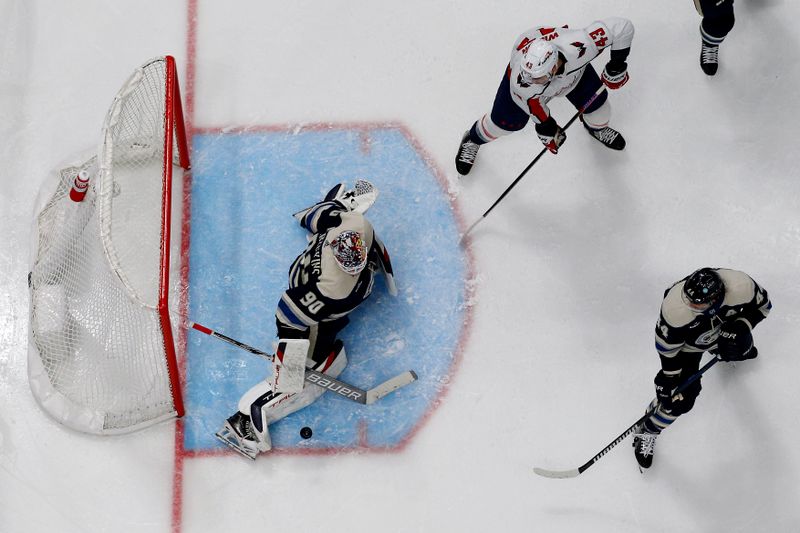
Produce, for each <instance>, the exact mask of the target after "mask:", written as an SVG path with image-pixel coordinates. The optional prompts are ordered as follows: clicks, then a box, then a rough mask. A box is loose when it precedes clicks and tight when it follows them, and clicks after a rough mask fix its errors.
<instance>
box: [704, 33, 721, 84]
mask: <svg viewBox="0 0 800 533" xmlns="http://www.w3.org/2000/svg"><path fill="white" fill-rule="evenodd" d="M718 67H719V45H714V44H711V43H707V42H706V41H705V40H703V44H702V47H701V48H700V68H701V69H703V72H705V73H706V74H708V75H709V76H713V75H714V74H716V73H717V68H718Z"/></svg>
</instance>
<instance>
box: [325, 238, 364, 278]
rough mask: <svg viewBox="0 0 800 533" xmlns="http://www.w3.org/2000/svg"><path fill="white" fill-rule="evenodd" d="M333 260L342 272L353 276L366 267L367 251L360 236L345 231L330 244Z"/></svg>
mask: <svg viewBox="0 0 800 533" xmlns="http://www.w3.org/2000/svg"><path fill="white" fill-rule="evenodd" d="M330 247H331V251H332V252H333V258H334V259H335V260H336V264H337V265H339V268H341V269H342V270H343V271H344V272H346V273H347V274H350V275H352V276H355V275H356V274H358V273H359V272H361V271H362V270H364V267H365V266H366V265H367V254H368V250H367V247H366V245H365V244H364V239H363V238H362V237H361V234H360V233H359V232H357V231H353V230H345V231H343V232H341V233H340V234H339V235H337V236H336V237H335V238H334V239H333V240H332V241H331V242H330Z"/></svg>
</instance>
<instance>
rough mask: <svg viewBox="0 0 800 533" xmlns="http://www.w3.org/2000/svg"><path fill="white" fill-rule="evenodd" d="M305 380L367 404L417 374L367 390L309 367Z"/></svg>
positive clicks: (208, 331)
mask: <svg viewBox="0 0 800 533" xmlns="http://www.w3.org/2000/svg"><path fill="white" fill-rule="evenodd" d="M188 325H189V326H191V327H192V328H193V329H196V330H197V331H199V332H201V333H205V334H206V335H211V336H212V337H216V338H217V339H220V340H222V341H225V342H227V343H228V344H233V345H234V346H236V347H237V348H241V349H242V350H245V351H247V352H250V353H252V354H254V355H258V356H259V357H263V358H264V359H267V360H268V361H272V360H273V359H274V358H275V356H274V355H273V354H270V353H267V352H262V351H261V350H259V349H258V348H253V347H252V346H250V345H247V344H245V343H243V342H240V341H237V340H236V339H232V338H231V337H228V336H227V335H224V334H222V333H220V332H218V331H214V330H213V329H211V328H208V327H206V326H203V325H202V324H198V323H196V322H191V321H188ZM305 380H306V381H307V382H309V383H313V384H314V385H318V386H320V387H322V388H323V389H327V390H329V391H331V392H335V393H336V394H338V395H339V396H343V397H345V398H347V399H348V400H351V401H354V402H356V403H360V404H364V405H369V404H371V403H374V402H376V401H378V400H380V399H381V398H383V397H384V396H386V395H387V394H389V393H391V392H394V391H396V390H397V389H399V388H400V387H405V386H406V385H408V384H409V383H413V382H414V381H416V380H417V374H416V372H414V371H413V370H406V371H405V372H403V373H401V374H398V375H396V376H395V377H393V378H390V379H387V380H386V381H384V382H383V383H381V384H380V385H377V386H375V387H372V388H371V389H369V390H364V389H360V388H358V387H356V386H354V385H350V384H349V383H345V382H344V381H339V380H338V379H336V378H332V377H331V376H329V375H327V374H324V373H322V372H318V371H316V370H313V369H311V368H306V375H305Z"/></svg>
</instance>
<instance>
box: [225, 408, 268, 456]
mask: <svg viewBox="0 0 800 533" xmlns="http://www.w3.org/2000/svg"><path fill="white" fill-rule="evenodd" d="M214 435H215V436H216V437H217V438H218V439H219V440H220V441H222V442H223V443H225V445H226V446H228V447H229V448H231V449H232V450H233V451H235V452H236V453H238V454H240V455H242V456H243V457H247V458H248V459H251V460H253V461H255V459H256V456H257V455H258V454H259V453H262V452H266V451H269V450H270V448H272V442H271V441H270V438H269V431H268V430H267V426H266V424H265V425H264V433H263V435H262V434H258V433H257V432H256V431H254V428H253V424H252V422H251V421H250V417H249V416H247V415H245V414H242V413H240V412H237V413H236V414H235V415H233V416H232V417H230V418H228V419H227V420H226V421H225V425H224V426H222V429H220V430H219V431H218V432H216V433H215V434H214Z"/></svg>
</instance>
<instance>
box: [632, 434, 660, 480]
mask: <svg viewBox="0 0 800 533" xmlns="http://www.w3.org/2000/svg"><path fill="white" fill-rule="evenodd" d="M657 438H658V433H648V432H646V431H645V430H644V429H643V428H641V427H639V428H637V432H636V434H635V435H634V437H633V453H634V455H635V456H636V462H637V463H639V469H640V470H642V469H644V470H646V469H648V468H650V467H651V466H652V464H653V454H654V453H655V448H656V439H657Z"/></svg>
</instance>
